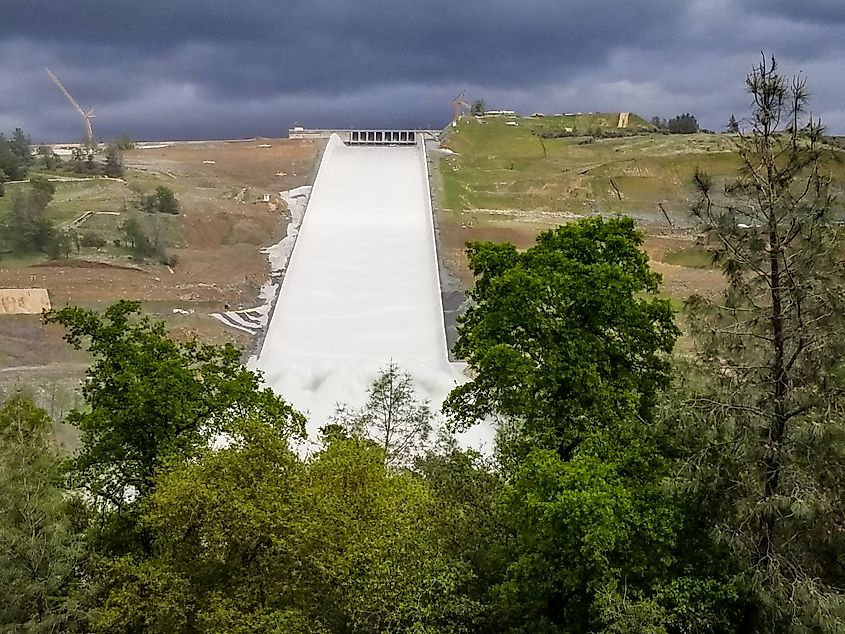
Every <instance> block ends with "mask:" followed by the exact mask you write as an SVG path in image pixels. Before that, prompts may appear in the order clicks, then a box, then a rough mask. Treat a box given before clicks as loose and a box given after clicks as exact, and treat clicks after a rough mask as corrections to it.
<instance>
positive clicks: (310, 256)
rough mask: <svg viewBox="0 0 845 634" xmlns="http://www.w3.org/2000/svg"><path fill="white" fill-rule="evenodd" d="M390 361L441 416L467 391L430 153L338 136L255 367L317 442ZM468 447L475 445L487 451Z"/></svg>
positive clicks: (478, 439) (318, 182) (360, 399)
mask: <svg viewBox="0 0 845 634" xmlns="http://www.w3.org/2000/svg"><path fill="white" fill-rule="evenodd" d="M391 360H393V361H395V362H396V363H398V364H399V365H400V366H401V367H402V368H403V369H405V370H407V371H409V372H410V373H411V375H412V376H413V378H414V382H415V387H416V390H417V395H418V396H419V397H421V398H426V399H429V400H430V401H431V404H432V406H433V407H435V408H439V406H440V404H441V403H442V401H443V399H444V398H445V396H446V395H447V394H448V393H449V391H450V390H451V389H452V388H453V387H454V386H455V385H457V384H458V383H459V382H461V381H463V380H465V379H464V377H463V375H462V374H461V373H460V372H459V370H458V369H457V368H456V367H455V366H454V365H453V364H451V363H449V360H448V353H447V344H446V336H445V332H444V328H443V311H442V306H441V297H440V282H439V277H438V266H437V257H436V251H435V242H434V228H433V219H432V215H431V203H430V197H429V185H428V173H427V167H426V157H425V151H424V148H423V146H422V145H421V144H420V145H417V146H414V147H347V146H345V145H344V144H343V143H342V142H341V141H340V139H339V138H338V137H337V136H333V137H332V138H331V139H330V141H329V143H328V145H327V147H326V151H325V153H324V155H323V159H322V162H321V164H320V168H319V171H318V174H317V178H316V181H315V183H314V188H313V190H312V192H311V198H310V200H309V202H308V208H307V211H306V213H305V218H304V220H303V223H302V226H301V227H300V229H299V235H298V236H297V238H296V243H295V245H294V248H293V253H292V255H291V258H290V262H289V263H288V266H287V271H286V273H285V277H284V281H283V283H282V288H281V290H280V293H279V298H278V300H277V302H276V306H275V309H274V311H273V314H272V316H271V319H270V324H269V326H268V330H267V335H266V338H265V340H264V345H263V347H262V349H261V352H260V354H259V356H258V358H257V359H256V360H254V361H253V362H252V364H251V365H252V366H253V367H255V368H257V369H259V370H261V371H263V372H264V378H265V382H266V383H267V384H268V385H270V386H271V387H272V388H273V389H274V390H275V391H276V392H277V393H279V394H280V395H281V396H282V397H283V398H285V399H286V400H288V401H289V402H290V403H291V404H292V405H294V406H295V407H296V408H298V409H299V410H300V411H303V412H305V413H307V415H308V419H309V423H308V431H309V436H310V437H311V438H312V439H314V438H316V433H317V431H318V430H319V428H320V427H321V426H323V425H324V424H325V423H326V422H327V421H328V419H329V417H330V416H331V414H332V413H333V412H334V411H335V407H336V405H337V404H338V403H341V402H345V403H350V404H351V405H353V406H358V405H360V404H361V403H362V402H363V400H364V399H365V397H366V391H367V388H368V387H369V385H370V384H371V383H372V381H373V379H374V378H375V376H376V374H377V373H378V370H379V369H380V368H382V367H383V366H384V365H385V364H386V363H388V362H389V361H391ZM473 436H475V438H473V439H466V440H468V444H472V445H474V446H481V444H482V442H483V441H489V438H482V436H489V433H475V434H473Z"/></svg>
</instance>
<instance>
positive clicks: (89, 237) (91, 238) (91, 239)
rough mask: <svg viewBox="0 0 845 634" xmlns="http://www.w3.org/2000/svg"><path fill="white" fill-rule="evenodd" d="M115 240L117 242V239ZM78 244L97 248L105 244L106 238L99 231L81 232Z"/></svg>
mask: <svg viewBox="0 0 845 634" xmlns="http://www.w3.org/2000/svg"><path fill="white" fill-rule="evenodd" d="M115 242H117V240H115ZM79 244H80V245H82V246H83V247H93V248H95V249H99V248H100V247H104V246H106V239H105V238H104V237H103V236H101V235H100V234H99V233H95V232H93V231H88V232H86V233H84V234H82V238H81V239H80V240H79Z"/></svg>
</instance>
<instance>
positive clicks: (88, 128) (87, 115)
mask: <svg viewBox="0 0 845 634" xmlns="http://www.w3.org/2000/svg"><path fill="white" fill-rule="evenodd" d="M44 70H46V71H47V74H48V75H50V79H52V80H53V83H54V84H56V86H58V87H59V90H61V91H62V92H63V93H64V95H65V97H67V100H68V101H69V102H70V105H72V106H73V107H74V108H76V111H77V112H78V113H79V114H80V116H81V117H82V120H83V121H84V122H85V136H86V138H87V139H88V147H89V148H91V149H92V150H93V149H94V147H95V146H94V128H93V126H92V125H91V119H93V118H94V117H95V116H96V115H95V114H94V109H93V108H91V110H89V111H88V112H85V110H83V109H82V106H80V105H79V104H78V103H77V102H76V99H74V98H73V97H71V96H70V93H69V92H68V91H67V88H65V87H64V85H63V84H62V82H60V81H59V78H58V77H56V76H55V75H54V74H53V71H51V70H50V69H49V68H45V69H44Z"/></svg>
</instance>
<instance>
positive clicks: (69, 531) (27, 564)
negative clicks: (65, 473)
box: [0, 395, 84, 634]
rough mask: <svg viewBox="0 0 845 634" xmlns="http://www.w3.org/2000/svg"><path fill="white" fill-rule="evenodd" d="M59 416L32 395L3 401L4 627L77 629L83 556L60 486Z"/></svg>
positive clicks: (0, 566) (0, 580)
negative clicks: (55, 437) (55, 419)
mask: <svg viewBox="0 0 845 634" xmlns="http://www.w3.org/2000/svg"><path fill="white" fill-rule="evenodd" d="M51 430H52V423H51V421H50V419H49V418H48V417H47V414H46V413H45V412H44V411H43V410H41V409H39V408H37V407H36V406H35V405H34V404H33V403H32V401H30V400H29V399H27V398H25V397H23V396H20V395H17V396H13V397H12V398H10V399H9V400H7V401H6V403H5V404H4V405H3V407H2V408H0V631H3V632H28V633H33V634H35V633H40V632H57V631H72V629H73V627H72V625H73V623H75V622H79V621H80V620H84V618H83V614H82V612H81V611H80V610H79V609H78V606H77V604H76V602H75V600H74V596H73V594H74V586H75V575H74V570H75V568H76V567H77V566H78V565H79V564H80V562H81V561H82V558H83V556H84V551H83V543H82V538H81V535H78V534H77V533H76V532H75V530H74V526H73V523H72V522H71V516H72V514H71V512H70V508H69V501H68V500H67V499H66V498H65V493H64V491H62V489H61V488H60V484H61V474H60V471H59V465H60V461H59V457H58V455H57V453H56V450H55V448H54V447H53V445H52V443H51Z"/></svg>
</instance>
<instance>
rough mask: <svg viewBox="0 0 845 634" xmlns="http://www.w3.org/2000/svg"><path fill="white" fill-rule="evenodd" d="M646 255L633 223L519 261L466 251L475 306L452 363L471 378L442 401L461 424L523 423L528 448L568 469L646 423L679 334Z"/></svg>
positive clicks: (579, 230) (552, 244)
mask: <svg viewBox="0 0 845 634" xmlns="http://www.w3.org/2000/svg"><path fill="white" fill-rule="evenodd" d="M641 243H642V236H641V235H640V234H639V233H638V232H637V231H636V229H635V228H634V223H633V221H632V220H631V219H630V218H620V219H613V220H602V219H600V218H595V219H589V220H585V221H581V222H577V223H572V224H569V225H565V226H562V227H559V228H557V229H554V230H550V231H546V232H544V233H542V234H541V235H540V236H539V237H538V238H537V245H536V246H534V247H532V248H530V249H528V250H527V251H525V252H522V253H520V252H519V251H517V249H516V248H515V247H514V246H513V245H510V244H493V243H478V242H476V243H471V244H470V245H469V248H468V255H469V264H470V268H471V269H472V271H473V273H474V275H475V277H476V283H475V289H474V290H473V291H472V292H471V293H470V299H471V300H472V301H473V305H472V306H471V307H470V309H469V310H468V311H467V313H466V314H465V316H464V317H463V318H462V320H461V323H460V326H459V338H458V341H457V343H456V346H455V353H456V354H457V355H458V356H460V357H461V358H463V359H465V360H466V361H467V362H468V363H469V366H470V368H471V369H472V370H473V372H474V373H475V375H476V377H475V379H474V380H473V381H471V382H469V383H466V384H465V385H462V386H460V387H458V388H456V389H455V390H454V391H453V392H452V394H451V395H450V396H449V398H448V400H447V410H448V411H449V412H450V414H451V416H452V417H453V419H454V420H455V422H456V423H457V424H458V425H459V426H466V425H471V424H474V423H477V422H481V421H483V420H485V419H486V418H488V417H490V416H494V415H501V416H503V417H506V418H509V419H511V420H512V421H519V426H520V428H519V433H520V436H521V437H522V438H523V439H525V440H527V441H528V442H529V444H530V445H535V444H536V445H541V446H544V447H550V448H553V449H555V450H556V451H557V452H558V454H559V456H560V457H561V458H562V459H564V460H565V459H567V458H568V457H569V456H570V455H571V453H572V451H574V449H575V448H576V447H577V446H578V445H579V444H580V443H581V441H582V432H584V431H590V430H592V429H593V428H594V427H608V426H610V425H612V421H614V420H617V419H623V420H625V419H627V416H628V415H629V414H631V413H636V414H639V415H648V413H649V410H650V409H651V407H652V406H653V404H654V401H655V398H656V394H657V392H658V390H659V389H660V388H661V387H663V386H664V385H666V383H667V380H668V368H669V365H668V358H667V355H668V353H669V352H670V351H671V350H672V347H673V345H674V342H675V338H676V336H677V328H676V326H675V324H674V321H673V313H672V308H671V306H670V304H669V302H668V301H667V300H665V299H661V298H659V297H658V296H657V289H658V283H659V281H660V276H659V275H658V274H656V273H654V272H653V271H651V269H650V268H649V266H648V256H647V255H646V254H645V253H644V252H642V251H641V250H640V249H639V248H638V247H639V245H640V244H641Z"/></svg>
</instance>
